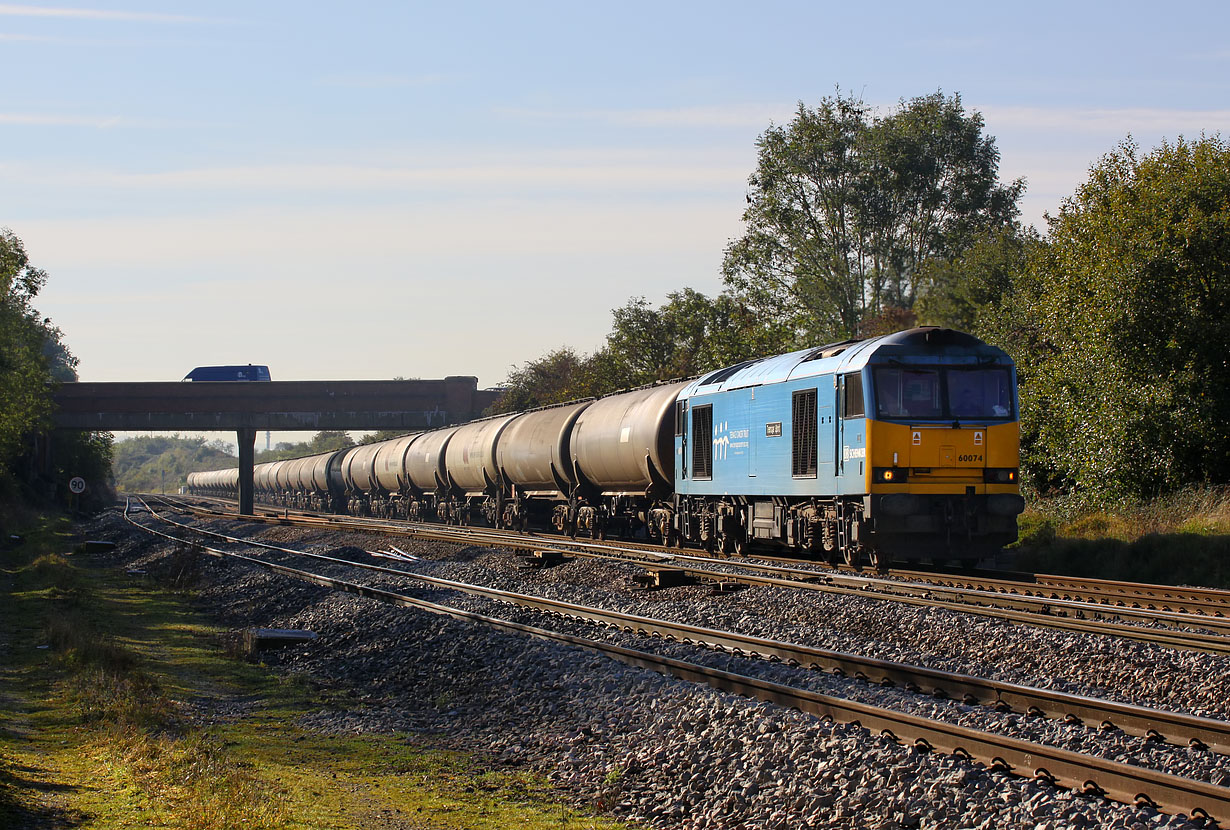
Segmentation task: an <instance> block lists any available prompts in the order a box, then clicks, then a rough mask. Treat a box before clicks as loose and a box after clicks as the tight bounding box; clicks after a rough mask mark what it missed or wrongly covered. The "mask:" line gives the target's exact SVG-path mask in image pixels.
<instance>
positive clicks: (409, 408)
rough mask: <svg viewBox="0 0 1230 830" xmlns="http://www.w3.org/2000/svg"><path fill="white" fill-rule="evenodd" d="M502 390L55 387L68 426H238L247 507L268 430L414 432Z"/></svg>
mask: <svg viewBox="0 0 1230 830" xmlns="http://www.w3.org/2000/svg"><path fill="white" fill-rule="evenodd" d="M499 394H500V392H499V390H496V389H479V388H478V378H475V377H470V376H458V377H447V378H444V379H443V380H291V381H285V380H278V381H261V382H252V381H220V382H210V383H182V382H165V381H164V382H148V383H146V382H136V383H80V382H78V383H65V384H61V385H60V386H58V387H57V388H56V390H55V393H54V401H55V407H56V410H55V414H54V416H53V418H54V423H55V426H56V427H57V428H61V429H81V430H92V431H106V432H141V431H146V430H148V431H181V432H214V431H217V432H222V431H226V432H231V431H233V432H235V434H236V436H237V437H238V445H239V510H240V512H241V513H251V512H252V507H253V487H252V468H253V466H254V459H255V447H256V433H257V432H259V431H261V430H311V431H319V430H326V429H328V430H333V429H337V430H351V429H353V430H377V429H398V430H405V431H406V432H414V431H415V430H423V429H434V428H435V427H441V426H447V425H449V424H459V423H464V422H466V421H472V420H474V419H475V418H477V417H479V416H481V415H482V413H483V410H485V409H486V408H487V407H489V406H490V405H491V404H492V403H493V402H494V401H495V399H496V398H497V397H499Z"/></svg>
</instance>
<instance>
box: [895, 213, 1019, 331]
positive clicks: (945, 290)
mask: <svg viewBox="0 0 1230 830" xmlns="http://www.w3.org/2000/svg"><path fill="white" fill-rule="evenodd" d="M1039 241H1040V240H1039V237H1038V234H1037V233H1036V232H1035V231H1034V230H1033V228H1022V227H1021V226H1019V225H1012V226H1010V227H1007V228H1002V229H998V230H995V231H991V232H988V233H987V234H986V235H985V236H983V237H982V238H981V239H979V240H977V241H976V242H974V243H973V244H971V245H970V246H969V247H968V248H966V249H965V250H964V251H962V252H961V253H960V254H959V255H958V256H956V257H955V258H953V259H934V260H931V261H930V262H928V263H927V264H926V265H924V266H923V267H922V268H921V269H920V275H921V281H920V282H921V285H920V289H919V297H918V301H917V303H916V304H915V306H914V310H915V312H917V321H918V323H919V324H921V325H931V326H947V327H948V328H954V329H958V330H960V331H967V332H970V333H972V334H976V335H978V336H980V337H983V338H984V339H985V338H987V337H990V338H993V339H997V329H998V327H999V326H1000V306H1001V305H1002V304H1003V303H1004V302H1005V300H1006V298H1008V297H1011V296H1012V294H1013V291H1014V286H1015V285H1016V283H1017V281H1018V280H1019V279H1020V278H1021V275H1022V274H1023V273H1024V272H1025V268H1026V263H1027V262H1028V260H1029V256H1030V252H1031V251H1032V250H1033V249H1034V248H1035V247H1036V246H1037V245H1038V243H1039Z"/></svg>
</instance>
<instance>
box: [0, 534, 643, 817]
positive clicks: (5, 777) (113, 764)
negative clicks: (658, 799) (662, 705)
mask: <svg viewBox="0 0 1230 830" xmlns="http://www.w3.org/2000/svg"><path fill="white" fill-rule="evenodd" d="M70 547H71V528H70V526H69V525H68V523H67V522H66V521H65V520H63V519H51V520H42V521H40V522H39V523H38V524H37V526H35V527H31V528H29V529H28V530H27V532H26V533H25V534H24V542H23V543H22V544H20V545H18V546H16V547H10V548H9V549H7V550H4V551H3V552H0V827H41V826H46V827H65V826H69V827H71V826H78V825H88V826H90V827H91V828H102V830H109V828H120V827H132V826H138V825H139V826H143V827H150V826H153V827H177V828H191V829H192V830H197V829H198V828H199V830H224V829H229V828H241V827H242V828H253V829H254V830H260V828H339V829H341V828H360V827H372V826H379V827H389V828H396V827H407V828H444V829H447V828H504V827H510V826H517V827H519V828H527V830H534V828H555V829H556V830H558V829H559V828H583V827H595V828H614V827H622V826H625V825H621V824H619V823H616V822H613V821H610V820H607V819H604V818H601V817H594V816H592V815H589V814H585V813H582V812H578V811H577V810H575V809H573V808H572V807H569V806H567V805H564V804H562V803H560V802H559V800H558V797H557V796H556V795H555V794H554V793H553V792H552V791H551V790H550V788H549V787H548V786H547V785H546V784H545V782H543V781H542V780H541V779H539V778H537V777H536V776H534V775H532V774H529V773H525V772H515V771H514V772H508V771H495V770H491V769H488V768H486V767H485V766H484V765H483V764H482V763H481V762H480V761H479V760H477V759H475V758H473V757H470V756H467V755H463V754H459V753H455V752H447V751H441V750H437V749H432V748H430V747H427V746H424V745H422V744H421V743H420V742H418V741H417V740H416V739H414V738H413V737H411V736H387V735H386V736H330V735H323V734H320V733H316V732H310V731H307V730H304V729H301V728H299V727H297V726H296V725H295V723H296V721H297V720H298V718H299V716H300V715H302V714H303V713H304V712H307V711H313V710H316V709H318V708H320V707H322V706H348V705H352V702H351V701H349V700H348V699H346V696H345V695H344V693H340V692H330V691H327V690H326V691H322V690H321V689H319V688H316V687H314V686H313V685H312V684H311V683H309V682H302V681H287V680H284V679H281V678H279V677H277V676H274V675H272V674H271V673H270V672H268V671H267V670H265V669H264V668H263V667H261V666H259V665H254V664H252V663H248V662H245V661H243V660H241V659H238V658H236V657H234V656H232V655H229V654H228V653H227V650H226V649H225V648H224V646H223V643H224V641H225V634H226V632H224V631H221V630H219V629H217V628H215V627H213V626H211V625H209V624H207V623H205V622H204V621H202V620H201V619H200V618H199V617H198V616H197V615H196V614H195V613H194V612H193V611H192V610H191V609H190V608H189V607H188V604H187V603H186V602H185V601H184V599H183V597H182V596H176V595H174V594H172V593H170V592H168V591H165V590H163V589H161V588H160V587H158V586H157V585H154V584H152V583H148V582H145V581H143V578H142V577H141V576H134V575H130V574H127V573H125V572H124V571H123V570H122V569H117V568H108V567H103V566H101V565H100V564H98V560H97V558H96V557H92V556H89V555H81V554H78V555H67V554H64V553H62V551H65V550H68V549H69V548H70Z"/></svg>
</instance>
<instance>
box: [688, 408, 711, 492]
mask: <svg viewBox="0 0 1230 830" xmlns="http://www.w3.org/2000/svg"><path fill="white" fill-rule="evenodd" d="M692 478H713V407H712V406H697V407H693V408H692Z"/></svg>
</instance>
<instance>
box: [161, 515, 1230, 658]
mask: <svg viewBox="0 0 1230 830" xmlns="http://www.w3.org/2000/svg"><path fill="white" fill-rule="evenodd" d="M165 502H166V503H167V504H169V505H178V506H180V507H186V506H185V505H184V504H183V502H181V501H180V500H176V499H167V500H165ZM186 509H189V510H192V511H194V512H197V514H198V515H213V516H216V517H219V518H231V519H234V518H237V515H236V514H234V513H228V512H224V511H218V510H211V509H202V508H199V507H186ZM243 518H244V519H245V520H252V521H257V522H264V523H273V524H282V525H297V526H305V527H317V528H330V529H337V530H357V531H366V532H376V533H385V534H399V535H407V536H413V537H416V538H425V539H434V540H439V541H446V542H452V543H454V544H463V545H490V546H499V547H505V548H510V549H514V550H517V549H519V550H532V551H550V552H554V553H556V554H558V555H563V556H582V557H595V558H606V559H618V560H621V561H625V562H629V563H631V564H633V565H636V566H639V567H642V568H644V569H646V570H647V571H650V572H655V571H656V572H662V571H666V570H670V571H675V572H676V573H678V574H681V575H683V576H685V577H688V578H691V579H696V580H701V581H708V582H718V583H722V582H729V583H738V584H744V585H759V586H772V587H780V588H789V589H796V590H810V591H818V592H822V593H828V594H837V595H847V596H860V597H865V598H867V597H871V598H877V599H885V600H891V601H895V602H901V603H906V604H910V605H916V606H926V607H938V608H945V609H948V610H951V611H957V612H961V613H971V614H976V615H979V616H986V617H993V618H996V619H1002V620H1007V621H1010V622H1014V623H1020V624H1025V625H1035V626H1040V627H1044V628H1053V629H1059V630H1065V631H1080V632H1089V633H1095V634H1102V635H1106V636H1115V637H1124V638H1127V639H1132V640H1137V641H1142V642H1150V643H1155V644H1158V645H1162V646H1166V647H1170V648H1179V649H1186V650H1191V651H1203V652H1208V653H1213V654H1230V618H1228V617H1226V616H1215V615H1212V614H1207V613H1180V612H1172V611H1158V610H1153V609H1149V608H1141V607H1134V606H1129V605H1126V604H1124V605H1111V604H1108V603H1104V602H1097V601H1093V600H1080V599H1052V598H1049V597H1045V598H1044V597H1038V596H1031V595H1028V594H1025V593H1010V592H1007V591H1002V590H1001V591H992V590H983V589H978V588H972V587H960V586H956V587H948V586H943V585H935V584H931V583H919V582H907V581H901V580H899V579H892V578H885V577H872V576H865V575H855V574H849V573H843V572H833V571H821V570H815V569H811V568H806V567H803V566H801V565H793V566H785V565H779V564H770V563H763V562H758V561H754V560H752V559H740V560H730V559H714V558H713V557H706V556H700V555H696V554H692V553H685V552H683V551H677V550H665V549H663V548H661V547H655V546H650V545H643V544H637V543H626V542H613V541H601V542H598V541H584V540H579V539H572V540H569V539H562V538H559V537H544V536H537V535H533V534H522V533H515V532H511V531H501V530H494V529H490V528H477V527H454V526H446V525H435V524H410V523H402V522H391V521H388V520H378V519H365V518H354V517H341V516H334V515H323V516H322V515H318V514H311V513H298V512H295V511H289V510H287V511H283V512H282V513H281V514H275V513H265V514H263V515H256V516H252V517H247V516H245V517H243ZM714 568H720V569H721V570H714ZM749 571H750V572H751V573H748V572H749ZM1001 582H1005V583H1006V582H1007V581H1002V580H1001ZM1018 584H1022V585H1023V584H1024V583H1018ZM1157 587H1159V588H1163V586H1157ZM1228 607H1230V606H1228ZM1116 620H1118V621H1116ZM1133 623H1134V624H1133Z"/></svg>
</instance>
